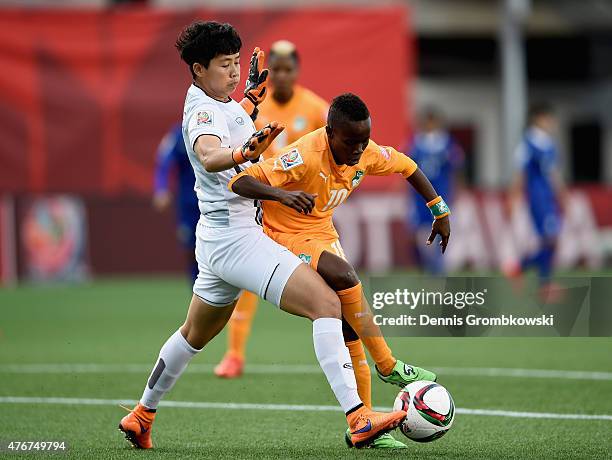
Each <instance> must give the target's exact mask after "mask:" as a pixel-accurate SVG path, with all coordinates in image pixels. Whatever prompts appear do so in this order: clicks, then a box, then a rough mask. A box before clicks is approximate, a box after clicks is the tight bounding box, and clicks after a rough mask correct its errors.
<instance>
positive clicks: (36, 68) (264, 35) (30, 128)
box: [0, 7, 413, 197]
mask: <svg viewBox="0 0 612 460" xmlns="http://www.w3.org/2000/svg"><path fill="white" fill-rule="evenodd" d="M195 18H202V19H215V20H220V21H227V22H230V23H232V24H234V25H235V26H236V27H237V29H238V30H239V31H240V33H241V36H242V38H243V42H244V49H243V77H244V74H245V73H246V72H244V70H245V69H246V65H247V64H248V58H249V56H250V51H251V50H252V48H253V47H254V46H255V45H259V46H262V47H263V48H264V49H267V48H268V47H269V45H270V43H271V42H272V41H274V40H277V39H279V38H286V39H289V40H292V41H294V42H295V43H296V44H297V46H298V48H299V50H300V52H301V54H302V57H303V68H302V74H301V82H302V83H303V84H304V85H305V86H307V87H309V88H311V89H313V90H314V91H315V92H317V93H319V94H321V95H322V96H323V97H325V98H327V99H331V98H332V97H333V96H334V95H337V94H339V93H341V92H345V91H352V92H355V93H357V94H359V95H360V96H362V97H363V98H364V99H365V101H366V102H367V104H368V105H369V107H370V110H371V112H372V114H373V120H374V128H373V137H374V139H376V140H377V141H378V142H379V143H383V144H391V145H399V144H401V142H402V140H403V139H402V138H403V135H404V129H405V127H406V123H405V120H406V116H405V115H406V114H407V113H408V112H409V110H410V107H406V100H407V99H406V95H405V88H406V82H407V78H408V76H407V72H410V69H412V68H413V65H412V56H413V50H412V49H407V45H406V44H407V43H410V42H411V41H410V40H408V41H407V40H406V33H407V25H406V21H405V18H406V12H405V11H404V10H403V9H400V8H395V7H394V8H375V9H371V8H368V9H351V10H350V11H344V10H341V9H333V8H332V9H306V10H303V9H300V10H273V11H268V10H263V9H262V10H232V11H210V10H198V11H181V12H176V11H167V10H165V11H158V10H149V9H142V8H138V9H127V10H125V9H117V10H113V9H111V10H84V11H83V10H59V11H58V10H47V11H45V10H38V9H35V10H30V9H28V10H6V9H4V10H0V69H2V71H1V72H0V192H9V193H21V192H71V193H80V194H87V195H98V194H102V195H105V196H107V197H111V196H118V195H123V194H125V193H135V194H137V195H148V194H149V193H150V189H151V183H152V170H153V164H154V152H155V149H156V146H157V144H158V142H159V140H160V138H161V137H162V135H163V134H164V132H165V131H166V130H167V129H168V127H169V126H170V125H171V124H172V123H173V122H174V121H176V120H177V119H179V118H180V117H181V116H182V106H183V101H184V95H185V91H186V88H187V85H188V84H189V82H190V78H189V74H188V71H187V68H186V66H185V65H184V64H183V63H181V62H180V60H179V58H178V55H177V52H176V51H175V50H174V48H173V44H174V40H175V39H176V36H177V34H178V32H179V31H180V29H181V28H182V27H183V26H184V25H186V24H188V23H189V22H191V21H192V20H193V19H195ZM407 60H408V62H407ZM407 69H408V70H407ZM238 96H239V95H238ZM367 183H369V184H370V187H372V186H373V187H374V188H380V187H383V188H384V187H386V186H387V185H388V181H385V180H384V179H383V180H382V181H378V182H377V181H376V179H374V178H371V180H369V181H366V183H364V186H366V184H367ZM366 188H368V187H366Z"/></svg>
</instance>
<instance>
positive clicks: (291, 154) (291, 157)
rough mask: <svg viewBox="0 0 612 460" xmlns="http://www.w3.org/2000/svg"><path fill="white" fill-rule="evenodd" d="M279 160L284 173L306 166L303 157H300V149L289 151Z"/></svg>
mask: <svg viewBox="0 0 612 460" xmlns="http://www.w3.org/2000/svg"><path fill="white" fill-rule="evenodd" d="M279 160H280V162H281V166H282V168H283V171H288V170H290V169H291V168H295V167H296V166H299V165H302V164H304V160H302V155H300V152H298V149H293V150H289V151H288V152H287V153H284V154H283V155H281V156H280V158H279Z"/></svg>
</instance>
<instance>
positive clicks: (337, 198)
mask: <svg viewBox="0 0 612 460" xmlns="http://www.w3.org/2000/svg"><path fill="white" fill-rule="evenodd" d="M330 193H331V194H330V196H329V201H328V202H327V204H326V205H325V206H324V207H323V209H321V211H329V210H330V209H332V208H335V207H336V206H338V205H339V204H340V203H342V202H343V201H344V200H346V197H347V196H348V190H347V189H345V188H341V189H340V190H331V192H330Z"/></svg>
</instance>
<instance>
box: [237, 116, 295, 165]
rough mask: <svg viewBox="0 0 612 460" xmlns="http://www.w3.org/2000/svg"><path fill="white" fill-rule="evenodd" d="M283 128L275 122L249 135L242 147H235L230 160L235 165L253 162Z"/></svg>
mask: <svg viewBox="0 0 612 460" xmlns="http://www.w3.org/2000/svg"><path fill="white" fill-rule="evenodd" d="M283 129H285V127H284V126H283V125H281V124H280V123H279V122H277V121H273V122H272V123H268V124H267V125H266V126H264V127H263V128H261V129H260V130H259V131H256V132H254V133H253V134H251V137H249V138H248V139H247V141H246V142H245V143H244V145H243V146H242V147H237V148H235V149H234V151H233V152H232V159H233V160H234V163H236V164H237V165H239V164H242V163H246V162H247V161H255V160H257V159H258V158H259V156H260V155H261V154H262V153H263V152H264V151H265V150H266V149H267V148H268V147H269V146H270V144H271V143H272V141H274V139H276V136H278V135H279V134H280V133H281V132H282V131H283Z"/></svg>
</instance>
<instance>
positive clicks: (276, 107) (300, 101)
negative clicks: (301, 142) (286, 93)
mask: <svg viewBox="0 0 612 460" xmlns="http://www.w3.org/2000/svg"><path fill="white" fill-rule="evenodd" d="M258 108H259V115H258V116H257V120H255V126H256V127H257V129H261V128H263V127H264V126H265V125H266V124H268V123H270V122H271V121H278V122H280V123H282V124H284V125H285V130H284V131H283V132H282V133H280V135H279V136H278V137H277V138H276V139H275V140H274V143H273V144H272V145H271V146H270V147H269V148H268V149H267V150H266V152H265V153H264V158H269V157H271V156H275V155H276V154H278V153H279V152H280V150H281V149H283V148H284V147H286V146H287V145H289V144H291V143H293V142H295V141H297V140H298V139H299V138H300V137H302V136H303V135H304V134H307V133H309V132H311V131H314V130H315V129H318V128H320V127H322V126H325V124H326V123H327V110H328V109H329V105H328V104H327V102H325V101H324V100H323V99H321V98H320V97H319V96H317V95H316V94H315V93H313V92H312V91H310V90H308V89H306V88H304V87H302V86H300V85H295V86H294V87H293V96H292V97H291V99H290V100H289V102H287V103H286V104H279V103H278V102H276V101H275V100H274V98H273V97H272V95H271V94H270V95H268V97H267V98H266V99H265V100H264V101H263V102H262V103H261V104H260V105H259V107H258Z"/></svg>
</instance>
